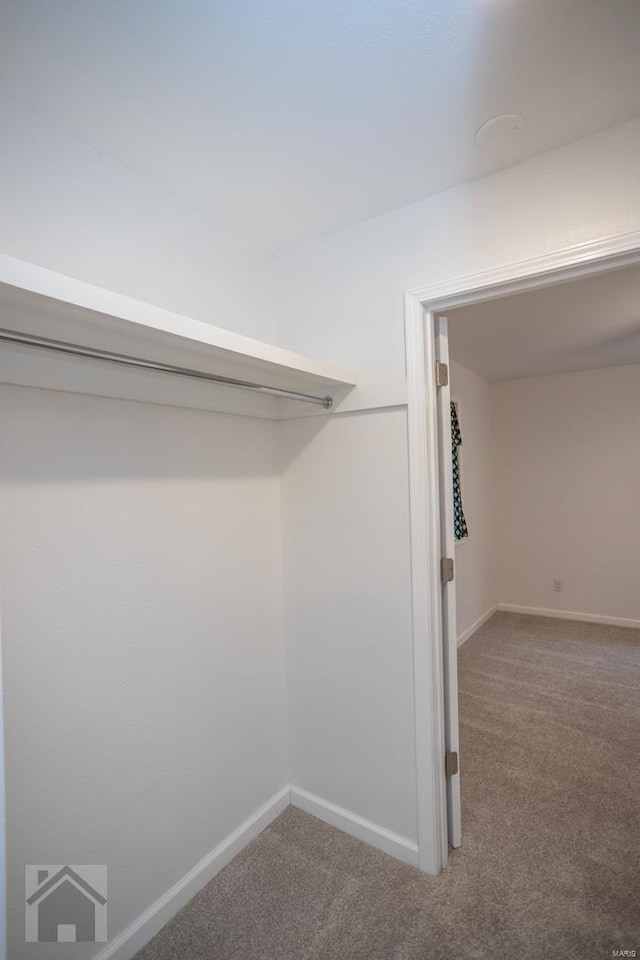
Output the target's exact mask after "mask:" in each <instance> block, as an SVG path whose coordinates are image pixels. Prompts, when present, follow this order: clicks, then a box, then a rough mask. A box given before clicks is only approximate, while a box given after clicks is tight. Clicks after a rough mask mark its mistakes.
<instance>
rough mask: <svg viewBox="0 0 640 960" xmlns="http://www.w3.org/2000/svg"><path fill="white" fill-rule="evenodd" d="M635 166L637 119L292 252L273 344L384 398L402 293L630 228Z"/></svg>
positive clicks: (400, 364)
mask: <svg viewBox="0 0 640 960" xmlns="http://www.w3.org/2000/svg"><path fill="white" fill-rule="evenodd" d="M639 164H640V120H636V121H633V122H631V123H628V124H624V125H623V126H620V127H615V128H613V129H611V130H606V131H604V132H603V133H601V134H597V135H596V136H593V137H588V138H586V139H584V140H580V141H577V142H575V143H572V144H569V145H568V146H566V147H562V148H560V149H558V150H553V151H551V152H549V153H545V154H541V155H540V156H538V157H535V158H533V159H532V160H528V161H526V162H525V163H521V164H518V165H517V166H515V167H511V168H509V169H508V170H503V171H502V172H501V173H497V174H495V175H493V176H490V177H486V178H484V179H481V180H476V181H474V182H472V183H466V184H464V185H462V186H460V187H455V188H453V189H452V190H447V191H446V192H443V193H438V194H435V195H434V196H431V197H428V198H427V199H426V200H423V201H421V202H420V203H414V204H411V205H410V206H408V207H403V208H402V209H399V210H396V211H394V212H393V213H390V214H387V215H385V216H381V217H376V218H375V219H373V220H367V221H366V222H364V223H360V224H357V225H356V226H354V227H351V228H349V229H347V230H342V231H341V232H340V233H337V234H334V235H333V236H330V237H327V238H325V239H323V240H318V241H315V242H312V243H307V244H304V245H303V246H300V247H297V248H294V249H293V250H291V251H288V252H287V253H285V254H282V255H281V256H280V257H279V261H278V272H277V300H278V314H277V315H278V331H279V333H278V337H279V341H280V342H282V344H283V345H285V346H289V347H291V348H292V349H297V350H300V351H301V352H306V353H309V354H311V355H312V356H317V357H319V358H326V359H330V360H332V361H334V362H336V363H338V362H339V363H342V364H344V365H345V366H347V367H349V366H355V367H356V368H357V369H359V370H361V371H362V373H363V376H364V375H367V374H370V375H371V376H378V377H381V378H385V379H386V382H387V384H388V387H389V393H390V395H391V393H392V391H391V387H392V386H395V385H396V384H397V383H398V382H401V383H404V337H403V299H402V295H403V292H404V291H405V290H407V289H409V288H411V287H417V286H421V285H425V284H431V283H437V282H439V281H444V280H447V279H451V278H455V277H461V276H466V275H467V274H473V273H477V272H479V271H482V270H489V269H492V268H496V267H501V266H504V265H505V264H507V263H508V264H512V263H517V262H518V261H520V260H524V259H528V258H530V257H536V256H543V255H545V254H550V253H553V252H555V251H557V250H562V249H564V248H566V247H570V246H573V245H575V244H578V243H583V242H588V241H593V240H599V239H601V238H603V237H607V236H614V235H617V234H621V233H627V232H630V231H632V230H637V229H638V228H639V227H640V176H638V166H639ZM302 305H304V308H302Z"/></svg>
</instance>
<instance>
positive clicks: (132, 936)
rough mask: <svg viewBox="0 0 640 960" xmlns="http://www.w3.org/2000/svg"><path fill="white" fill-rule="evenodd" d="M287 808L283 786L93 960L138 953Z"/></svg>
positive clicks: (127, 957)
mask: <svg viewBox="0 0 640 960" xmlns="http://www.w3.org/2000/svg"><path fill="white" fill-rule="evenodd" d="M288 806H289V787H288V786H287V787H283V788H282V790H279V791H278V793H276V795H275V796H273V797H271V799H270V800H267V802H266V803H265V804H263V806H261V807H260V809H259V810H256V812H255V813H253V814H252V815H251V816H250V817H249V818H248V819H247V820H245V821H244V823H241V824H240V826H239V827H238V828H237V829H236V830H234V831H233V833H230V834H229V835H228V836H227V837H225V839H224V840H223V841H222V842H221V843H219V844H218V846H217V847H215V848H214V849H213V850H212V851H211V852H210V853H208V854H207V855H206V857H203V859H202V860H201V861H200V862H199V863H197V864H196V865H195V867H193V868H192V869H191V870H190V871H189V872H188V873H187V874H185V876H184V877H182V878H181V879H180V880H178V881H177V883H174V885H173V886H172V887H171V889H170V890H167V892H166V893H165V894H163V896H162V897H160V899H159V900H156V902H155V903H152V904H151V906H150V907H149V908H148V909H147V910H145V911H144V913H142V914H140V916H139V917H137V918H136V919H135V920H134V921H133V923H131V924H129V926H128V927H127V928H126V929H125V930H123V931H122V933H119V934H118V936H117V937H115V938H114V939H113V940H112V941H111V942H110V943H108V944H107V945H106V946H105V947H104V948H103V949H102V950H101V951H100V952H99V953H97V954H96V955H95V957H94V960H131V958H132V957H134V956H135V954H136V953H137V952H138V950H141V949H142V947H144V945H145V944H146V943H148V942H149V940H151V938H152V937H154V936H155V935H156V933H158V932H159V931H160V930H161V929H162V927H164V925H165V924H166V923H168V922H169V920H171V919H172V918H173V917H174V916H175V915H176V913H177V912H178V911H179V910H181V909H182V908H183V907H184V906H185V905H186V904H187V903H188V902H189V900H191V899H192V897H194V896H195V895H196V893H198V891H199V890H201V889H202V887H204V886H205V884H207V883H209V881H210V880H212V879H213V878H214V877H215V875H216V874H217V873H219V872H220V870H222V868H223V867H225V866H226V865H227V864H228V863H229V862H230V861H231V860H233V858H234V857H235V856H237V854H239V853H240V851H241V850H242V849H244V847H246V846H247V844H248V843H250V842H251V840H253V839H254V838H255V837H257V836H258V834H259V833H261V832H262V831H263V830H264V829H265V827H268V826H269V824H270V823H271V821H272V820H275V818H276V817H277V816H279V814H281V813H282V811H283V810H285V809H286V808H287V807H288Z"/></svg>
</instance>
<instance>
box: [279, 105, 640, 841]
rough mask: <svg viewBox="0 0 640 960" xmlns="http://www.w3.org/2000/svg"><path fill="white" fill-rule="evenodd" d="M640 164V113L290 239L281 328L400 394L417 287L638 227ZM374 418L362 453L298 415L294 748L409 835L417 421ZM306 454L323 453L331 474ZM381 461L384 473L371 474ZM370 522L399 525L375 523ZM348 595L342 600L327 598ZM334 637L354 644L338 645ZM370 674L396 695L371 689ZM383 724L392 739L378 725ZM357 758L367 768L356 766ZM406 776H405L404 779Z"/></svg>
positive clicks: (293, 534) (314, 769)
mask: <svg viewBox="0 0 640 960" xmlns="http://www.w3.org/2000/svg"><path fill="white" fill-rule="evenodd" d="M639 168H640V121H634V122H632V123H629V124H626V125H624V126H621V127H617V128H614V129H611V130H607V131H605V132H604V133H602V134H599V135H597V136H594V137H590V138H587V139H585V140H582V141H579V142H576V143H573V144H570V145H569V146H567V147H563V148H561V149H559V150H555V151H552V152H550V153H547V154H544V155H541V156H538V157H536V158H534V159H532V160H529V161H527V162H525V163H522V164H520V165H518V166H515V167H512V168H510V169H509V170H506V171H503V172H502V173H499V174H496V175H494V176H491V177H487V178H486V179H483V180H478V181H475V182H473V183H468V184H465V185H464V186H461V187H457V188H455V189H452V190H449V191H447V192H445V193H440V194H437V195H435V196H432V197H430V198H428V199H426V200H424V201H422V202H421V203H417V204H413V205H411V206H409V207H405V208H403V209H401V210H397V211H395V212H394V213H391V214H389V215H386V216H382V217H378V218H376V219H373V220H369V221H367V222H365V223H361V224H359V225H357V226H355V227H352V228H350V229H348V230H343V231H341V232H340V233H337V234H334V235H333V236H330V237H327V238H325V239H323V240H319V241H315V242H312V243H308V244H305V245H304V246H301V247H298V248H296V249H294V250H291V251H289V252H287V253H286V254H283V255H282V256H281V257H280V259H279V263H278V270H277V298H278V325H279V340H280V342H281V343H282V344H283V345H285V346H289V347H291V348H293V349H298V350H300V351H302V352H306V353H309V354H311V355H312V356H317V357H319V358H326V359H328V360H332V361H334V362H339V363H342V364H344V365H346V366H353V367H356V368H358V369H359V370H361V371H362V374H363V378H364V379H365V381H366V378H367V377H370V378H377V379H378V380H379V381H380V384H381V392H382V391H384V390H385V389H386V390H387V392H388V396H389V397H390V398H393V399H395V398H396V397H397V394H398V391H402V390H404V328H403V293H404V291H405V290H406V289H407V288H410V287H415V286H419V285H424V284H427V283H435V282H437V281H444V280H447V279H452V278H456V277H460V276H464V275H466V274H473V273H476V272H478V271H482V270H488V269H491V268H495V267H500V266H504V265H506V264H514V263H517V262H519V261H521V260H525V259H528V258H531V257H536V256H543V255H545V254H550V253H553V252H555V251H558V250H562V249H564V248H566V247H570V246H574V245H576V244H579V243H582V242H588V241H593V240H599V239H602V238H604V237H607V236H614V235H617V234H622V233H626V232H630V231H633V230H638V229H640V177H639V176H638V169H639ZM389 402H391V400H390V401H389ZM336 422H337V421H336ZM365 423H366V426H359V427H358V428H354V427H352V428H351V430H352V432H355V430H356V429H358V431H359V435H358V442H357V443H355V438H354V447H353V451H352V450H351V446H350V443H347V442H345V440H344V437H343V435H342V434H341V433H340V432H339V430H340V428H339V427H336V428H335V430H334V429H333V428H329V427H326V428H325V429H324V430H322V431H319V432H318V433H317V435H316V436H314V435H313V432H312V428H310V427H300V426H294V427H292V428H290V429H292V430H293V431H294V432H295V431H301V432H303V431H309V432H308V433H305V434H304V437H305V445H306V446H305V450H304V455H303V457H302V463H301V464H300V465H299V466H296V465H295V464H294V469H293V470H291V471H290V472H289V476H288V477H287V478H286V480H285V487H284V489H285V504H286V503H287V501H288V502H289V504H290V506H289V509H290V511H291V513H290V514H289V515H290V517H292V518H295V523H293V522H292V521H290V522H289V524H288V529H287V531H286V537H285V564H286V565H287V566H288V569H289V574H288V585H289V591H291V589H292V588H293V589H294V590H295V596H296V600H295V603H296V606H295V609H294V610H290V612H289V620H288V627H289V630H290V629H291V622H292V619H293V622H294V625H295V637H294V643H295V645H296V647H297V648H299V650H300V651H304V656H302V655H301V656H300V657H299V658H298V660H297V662H295V661H294V660H293V656H294V655H293V654H292V663H293V674H292V677H293V682H294V684H295V685H296V686H298V688H299V689H300V691H301V692H300V694H299V701H298V702H297V703H295V702H294V703H293V704H292V710H291V717H292V725H293V726H294V727H295V726H296V725H297V724H301V725H303V726H304V725H308V727H309V733H308V734H305V733H304V731H303V730H301V732H300V737H301V742H304V743H305V745H306V748H307V750H308V754H307V756H306V757H304V758H303V757H301V756H299V757H298V759H295V757H296V753H295V750H294V764H295V767H294V769H295V773H296V775H298V776H299V777H302V775H303V774H304V776H305V779H306V780H307V781H308V782H302V783H298V786H300V787H301V788H303V789H308V790H309V791H310V792H313V793H316V794H317V795H319V796H320V797H323V798H324V799H326V800H329V801H332V802H334V803H337V804H339V805H341V806H344V807H347V808H348V809H350V810H351V811H352V812H353V813H355V814H361V815H362V816H367V817H369V818H370V819H372V820H377V822H378V823H380V825H381V826H384V827H388V828H389V829H392V830H396V831H398V832H405V833H406V835H407V836H409V837H410V838H411V839H415V833H409V832H408V831H409V827H410V826H411V821H412V817H410V816H409V811H410V809H411V805H412V804H413V805H415V802H416V800H415V794H414V793H413V789H414V788H413V785H414V783H415V761H414V757H413V755H412V754H411V753H410V752H408V751H407V749H406V734H405V731H406V724H407V722H408V721H403V722H402V723H398V716H401V717H406V716H408V715H410V714H411V713H412V711H413V698H412V693H411V691H412V683H413V675H412V671H413V665H412V660H411V657H410V655H409V652H410V649H411V636H410V578H409V568H408V561H407V557H408V553H409V533H408V528H407V527H406V515H407V509H408V507H407V501H408V491H407V482H406V474H405V472H404V469H402V470H400V469H399V468H398V464H397V461H402V462H403V464H406V457H407V446H406V420H405V417H404V415H403V414H402V413H397V414H389V413H386V412H384V413H382V412H380V413H371V414H369V415H368V418H367V419H366V420H365V418H364V417H363V418H362V419H361V420H360V421H359V424H365ZM285 429H287V428H285ZM314 447H316V448H317V450H314ZM306 463H313V464H314V465H315V468H316V469H317V470H318V471H319V476H320V477H321V478H322V483H319V482H316V481H315V471H310V470H308V469H305V464H306ZM371 463H373V464H375V470H376V484H375V485H373V486H370V485H368V483H366V482H365V481H367V480H368V472H364V468H365V467H366V465H367V464H371ZM338 464H340V466H339V468H338V467H337V465H338ZM378 474H379V476H377V475H378ZM385 477H386V479H385ZM328 482H331V483H333V484H334V487H335V490H338V491H339V490H340V488H341V486H344V485H345V484H350V483H355V484H357V487H356V488H355V489H353V490H352V491H351V492H349V494H348V496H347V495H346V494H345V501H344V502H345V504H347V505H348V509H345V508H343V509H339V505H340V503H341V501H340V499H339V498H338V500H337V501H335V500H332V497H334V496H336V495H335V494H327V493H326V491H325V484H326V483H328ZM381 491H383V496H381V495H380V493H381ZM325 502H326V504H327V505H326V506H324V504H325ZM294 504H295V510H294V507H293V505H294ZM320 507H322V510H321V512H320V513H319V509H320ZM320 518H321V523H320ZM322 525H324V526H327V527H328V528H329V529H330V532H331V536H326V537H324V536H317V537H316V539H315V548H314V550H313V553H312V554H311V553H310V550H311V548H310V546H309V530H312V531H313V530H319V531H320V532H322ZM369 529H372V530H374V531H379V530H382V531H387V532H388V535H386V536H377V535H376V536H369V535H367V531H368V530H369ZM360 540H362V542H363V543H366V545H367V551H366V554H364V552H359V553H358V559H363V560H364V561H366V562H365V563H364V565H363V566H362V567H361V571H360V573H359V574H358V576H357V578H356V583H354V582H353V578H354V576H355V575H354V574H353V573H352V570H353V569H354V567H355V565H354V564H349V565H348V567H347V572H348V576H347V578H346V584H345V586H343V587H341V575H342V566H341V565H339V566H338V567H337V568H336V563H337V562H339V561H340V557H341V553H342V551H343V550H344V549H345V547H344V545H350V546H349V547H348V550H349V551H354V550H355V549H356V547H354V546H351V545H352V544H356V545H357V544H358V543H359V541H360ZM462 549H464V548H462ZM287 552H288V559H287ZM302 559H305V560H309V559H310V560H312V563H311V565H310V566H309V567H305V566H299V567H298V569H297V570H294V574H293V577H294V579H292V573H291V571H292V570H293V569H294V567H295V565H296V564H301V562H302ZM325 578H328V583H327V582H326V580H325ZM381 589H382V590H383V596H384V617H383V618H382V627H381V626H380V622H379V619H380V618H375V617H370V616H369V615H368V614H367V612H366V611H367V609H368V607H369V606H370V605H371V604H372V603H373V604H374V605H375V606H374V609H377V603H378V601H377V599H376V598H377V595H378V593H379V592H380V590H381ZM345 590H346V591H347V597H348V602H346V601H345V600H344V598H343V592H344V591H345ZM334 593H335V595H336V596H337V597H338V598H339V601H338V602H337V603H333V605H332V606H331V608H330V609H329V610H326V609H325V608H327V607H328V606H329V604H330V603H331V602H332V600H331V598H332V597H333V595H334ZM289 596H291V593H290V592H289ZM354 610H357V611H359V613H358V615H357V616H354ZM322 626H325V627H326V629H322ZM329 627H330V631H329V629H328V628H329ZM290 643H291V637H290ZM327 643H330V644H331V648H330V649H331V650H332V651H337V652H338V651H339V652H344V656H336V657H333V658H332V657H331V656H329V655H328V651H327ZM354 644H355V650H354ZM352 650H354V655H355V656H357V657H358V658H359V661H360V662H359V663H358V664H355V665H354V664H353V663H352V662H351V660H350V659H347V657H348V656H349V652H350V651H352ZM362 670H365V671H366V672H365V673H364V674H363V673H362V672H361V671H362ZM385 675H387V676H388V677H389V678H391V679H389V680H388V681H387V682H386V683H384V682H383V681H381V680H380V678H382V677H384V676H385ZM365 681H366V683H369V684H371V683H374V684H377V686H376V689H378V690H380V691H381V692H382V691H383V692H384V695H379V696H374V695H371V696H366V695H363V693H362V689H363V688H364V684H365ZM302 691H304V692H308V691H312V693H313V701H314V702H316V703H322V702H324V703H325V704H326V706H325V707H324V708H323V710H322V712H321V714H320V715H330V712H331V709H332V706H333V702H334V700H337V701H338V704H339V706H338V716H339V718H340V722H339V723H335V724H334V725H331V726H330V728H329V729H330V730H331V731H332V733H331V736H329V735H328V733H327V734H326V735H325V734H322V732H321V733H320V734H317V735H316V736H315V737H314V736H313V735H312V733H311V726H312V722H315V719H316V714H315V713H313V712H312V713H311V714H310V717H311V719H307V718H306V716H305V712H306V711H307V704H306V703H305V702H304V695H303V692H302ZM349 703H351V704H352V706H351V707H350V708H349V707H348V704H349ZM347 721H348V722H347ZM354 728H357V729H358V730H360V731H361V733H360V734H359V735H358V736H357V737H354V735H353V733H351V734H350V733H349V731H350V730H352V729H354ZM378 730H379V731H382V733H381V737H380V738H378V737H374V736H370V735H369V734H370V733H371V732H372V731H378ZM298 749H300V748H298ZM302 763H304V767H303V766H302ZM349 764H357V766H356V767H355V769H353V770H351V771H348V770H347V767H348V765H349ZM392 777H395V778H397V781H398V785H397V786H390V783H391V780H392ZM311 780H313V782H311ZM374 791H375V792H379V791H383V793H384V800H382V801H380V802H379V803H377V802H376V801H375V799H373V798H372V793H373V792H374ZM409 792H411V793H412V795H411V796H409ZM372 804H373V805H374V806H375V809H372ZM383 818H384V819H383Z"/></svg>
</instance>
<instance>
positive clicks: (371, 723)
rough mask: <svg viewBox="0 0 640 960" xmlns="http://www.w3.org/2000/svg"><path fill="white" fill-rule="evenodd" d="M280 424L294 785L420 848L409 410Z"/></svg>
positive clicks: (290, 725) (290, 724)
mask: <svg viewBox="0 0 640 960" xmlns="http://www.w3.org/2000/svg"><path fill="white" fill-rule="evenodd" d="M280 427H281V430H282V456H283V475H282V496H283V500H282V504H283V546H284V584H285V609H286V634H287V664H288V679H289V684H288V689H289V708H290V723H289V729H290V750H291V761H290V762H291V781H292V783H293V784H295V786H296V787H299V788H301V789H303V790H305V791H308V792H309V793H312V794H316V795H317V796H319V797H320V798H321V799H323V800H328V801H329V802H331V803H334V804H337V805H338V806H340V807H343V808H346V810H348V811H351V812H353V813H356V814H357V815H359V816H361V817H365V818H366V819H367V820H369V821H372V822H373V823H375V824H379V825H382V826H384V827H386V828H388V829H390V830H392V831H394V832H396V833H398V834H400V835H401V836H404V837H406V838H409V839H410V840H414V839H415V837H416V807H415V779H414V778H415V774H414V770H413V752H414V749H415V743H414V718H413V706H412V696H411V690H412V682H413V680H412V647H411V634H410V605H409V589H410V576H409V527H408V511H407V502H406V498H404V497H402V496H399V495H398V491H403V490H404V489H405V487H406V484H407V464H406V457H405V453H406V451H405V440H404V435H405V430H406V415H405V411H404V410H394V411H386V412H385V413H380V414H377V415H375V416H371V415H369V414H364V415H357V414H354V415H350V416H343V417H335V418H330V419H323V420H322V421H320V420H317V419H315V418H314V419H301V420H294V421H289V422H286V423H282V424H280Z"/></svg>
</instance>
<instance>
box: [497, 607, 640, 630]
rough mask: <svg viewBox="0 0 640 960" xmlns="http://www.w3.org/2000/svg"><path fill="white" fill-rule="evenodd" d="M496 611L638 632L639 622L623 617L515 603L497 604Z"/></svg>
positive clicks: (639, 628)
mask: <svg viewBox="0 0 640 960" xmlns="http://www.w3.org/2000/svg"><path fill="white" fill-rule="evenodd" d="M498 610H504V611H505V612H506V613H526V614H529V615H530V616H533V617H555V618H557V619H558V620H583V621H584V622H586V623H605V624H608V625H609V626H612V627H632V628H633V629H635V630H640V620H626V619H625V618H624V617H601V616H600V615H599V614H597V613H577V612H576V611H574V610H546V609H544V607H520V606H518V604H516V603H499V604H498Z"/></svg>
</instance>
